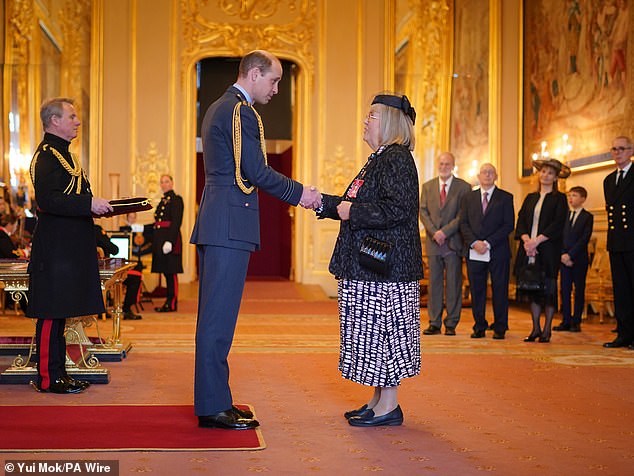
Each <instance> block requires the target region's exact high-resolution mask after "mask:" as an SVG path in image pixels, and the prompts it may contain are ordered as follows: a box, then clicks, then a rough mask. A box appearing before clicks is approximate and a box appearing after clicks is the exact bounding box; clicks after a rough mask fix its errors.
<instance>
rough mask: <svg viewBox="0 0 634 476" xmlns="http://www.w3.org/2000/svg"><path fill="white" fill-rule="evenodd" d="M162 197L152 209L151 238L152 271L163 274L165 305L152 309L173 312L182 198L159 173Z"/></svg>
mask: <svg viewBox="0 0 634 476" xmlns="http://www.w3.org/2000/svg"><path fill="white" fill-rule="evenodd" d="M160 185H161V190H162V191H163V198H162V199H161V203H159V204H158V206H157V207H156V211H155V212H154V236H153V239H152V240H153V241H152V272H153V273H163V274H164V275H165V280H166V281H167V298H166V299H165V304H163V305H162V306H161V307H156V308H154V310H155V311H156V312H172V311H176V308H177V304H178V276H177V274H178V273H182V272H183V256H182V251H183V240H182V239H181V223H182V222H183V199H182V197H181V196H180V195H176V193H174V179H173V178H172V177H171V176H170V175H167V174H166V175H162V176H161V182H160Z"/></svg>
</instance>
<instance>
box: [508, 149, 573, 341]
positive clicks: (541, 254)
mask: <svg viewBox="0 0 634 476" xmlns="http://www.w3.org/2000/svg"><path fill="white" fill-rule="evenodd" d="M533 167H535V168H536V169H537V174H538V179H539V188H538V191H537V192H532V193H529V194H528V195H527V196H526V198H525V199H524V203H522V208H521V209H520V212H519V214H518V217H517V226H516V228H515V239H516V240H521V243H520V246H519V249H518V253H517V259H516V261H515V275H516V276H518V275H519V274H520V272H521V271H522V270H523V269H524V268H525V267H526V266H527V265H529V264H534V265H535V266H536V268H537V269H539V270H540V271H541V272H542V273H543V274H542V276H543V280H544V282H543V283H542V284H543V286H542V290H540V291H533V292H522V291H518V297H523V296H525V297H526V298H528V300H529V301H530V308H531V317H532V319H533V330H532V331H531V333H530V335H529V336H528V337H526V338H525V339H524V341H525V342H534V341H535V340H538V341H539V342H550V334H551V326H552V322H553V316H554V314H555V309H556V308H557V273H558V272H559V266H560V257H561V249H562V232H563V229H564V224H565V221H566V215H567V212H568V205H567V201H566V195H565V194H563V193H561V192H560V191H559V190H558V189H557V178H566V177H568V176H569V175H570V168H569V167H568V166H566V165H564V164H562V163H561V162H559V161H558V160H557V159H538V160H534V161H533ZM542 308H544V314H545V318H546V319H545V322H544V327H543V328H542V327H541V326H540V318H541V313H542Z"/></svg>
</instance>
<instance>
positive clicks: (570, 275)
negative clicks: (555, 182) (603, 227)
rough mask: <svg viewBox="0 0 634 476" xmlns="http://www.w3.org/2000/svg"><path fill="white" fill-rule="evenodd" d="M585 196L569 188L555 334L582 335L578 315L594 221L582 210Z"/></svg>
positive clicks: (581, 192)
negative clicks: (566, 332) (573, 297)
mask: <svg viewBox="0 0 634 476" xmlns="http://www.w3.org/2000/svg"><path fill="white" fill-rule="evenodd" d="M587 197H588V192H587V191H586V189H585V188H583V187H579V186H577V187H572V188H571V189H570V191H569V192H568V205H570V213H569V215H568V220H567V221H566V225H565V226H564V247H563V249H562V250H561V314H562V322H561V324H559V325H558V326H555V327H553V330H554V331H570V332H580V331H581V315H582V314H583V310H584V306H585V290H586V275H587V274H588V264H589V260H588V242H589V241H590V237H591V236H592V225H593V222H594V217H593V216H592V213H590V212H588V211H587V210H585V209H584V208H583V204H584V202H585V201H586V198H587ZM573 284H574V287H575V305H574V313H572V314H571V310H572V306H571V302H570V300H571V299H570V298H571V296H572V286H573Z"/></svg>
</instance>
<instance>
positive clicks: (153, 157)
mask: <svg viewBox="0 0 634 476" xmlns="http://www.w3.org/2000/svg"><path fill="white" fill-rule="evenodd" d="M168 163H169V160H168V157H165V156H164V155H163V154H161V153H160V152H159V150H158V148H157V146H156V142H154V141H152V142H150V144H149V145H148V149H147V151H146V152H145V154H143V155H137V156H136V166H135V170H134V173H133V177H132V180H133V187H134V191H135V194H141V193H143V194H145V195H146V196H147V197H149V198H153V199H156V198H159V197H160V196H161V195H162V192H161V191H160V188H159V181H160V178H161V175H163V174H166V173H170V172H169V168H168ZM137 186H139V187H140V188H142V189H143V191H144V192H139V191H138V190H137Z"/></svg>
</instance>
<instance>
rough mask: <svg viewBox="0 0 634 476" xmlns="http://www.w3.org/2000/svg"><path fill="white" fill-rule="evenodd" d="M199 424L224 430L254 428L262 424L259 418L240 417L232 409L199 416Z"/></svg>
mask: <svg viewBox="0 0 634 476" xmlns="http://www.w3.org/2000/svg"><path fill="white" fill-rule="evenodd" d="M198 426H199V427H201V428H221V429H224V430H252V429H253V428H257V427H258V426H260V423H258V421H257V420H251V419H248V418H240V417H238V416H237V415H236V414H235V413H234V412H233V410H232V409H229V410H225V411H224V412H220V413H216V414H215V415H207V416H199V417H198Z"/></svg>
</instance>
